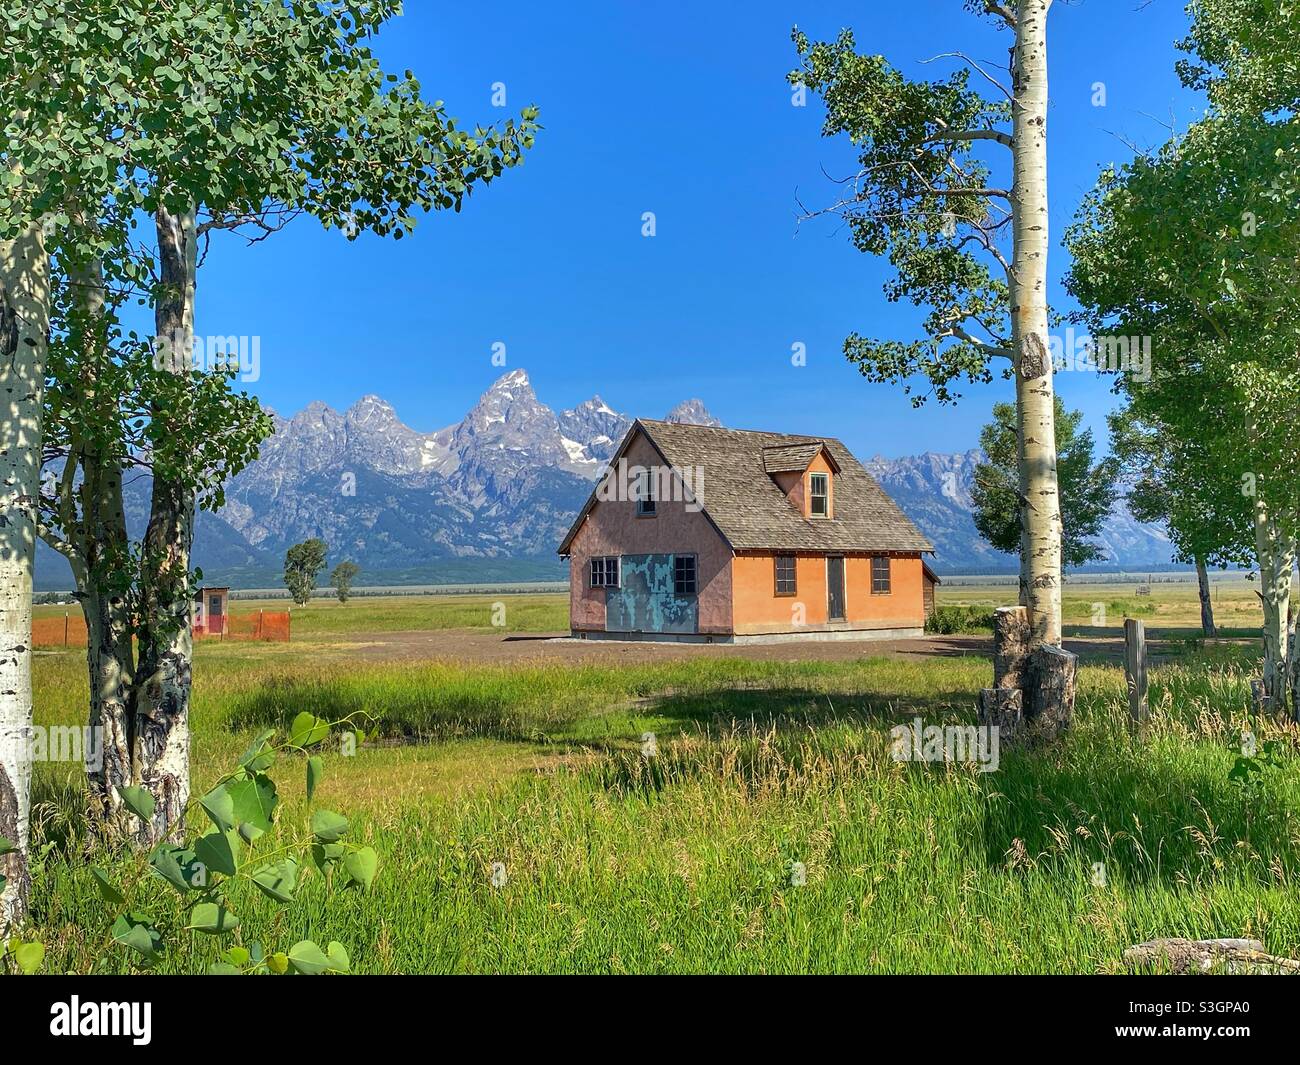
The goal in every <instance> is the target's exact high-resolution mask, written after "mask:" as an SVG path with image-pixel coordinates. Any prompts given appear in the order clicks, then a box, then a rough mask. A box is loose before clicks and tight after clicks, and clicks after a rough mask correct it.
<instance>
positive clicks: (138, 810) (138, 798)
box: [117, 788, 154, 824]
mask: <svg viewBox="0 0 1300 1065" xmlns="http://www.w3.org/2000/svg"><path fill="white" fill-rule="evenodd" d="M117 793H118V795H120V796H121V797H122V804H123V805H124V806H125V807H126V808H127V809H128V810H130V811H131V812H132V813H133V814H135V816H136V817H138V818H140V820H141V821H144V822H145V823H146V824H147V823H148V822H149V821H151V820H152V819H153V811H154V801H153V796H152V795H151V794H149V792H147V791H146V790H145V789H144V788H118V789H117Z"/></svg>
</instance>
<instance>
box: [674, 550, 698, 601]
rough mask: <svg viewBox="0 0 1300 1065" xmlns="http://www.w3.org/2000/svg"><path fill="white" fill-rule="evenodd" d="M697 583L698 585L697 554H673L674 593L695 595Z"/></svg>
mask: <svg viewBox="0 0 1300 1065" xmlns="http://www.w3.org/2000/svg"><path fill="white" fill-rule="evenodd" d="M696 585H697V581H696V576H695V556H694V555H674V556H673V594H674V595H695V594H696Z"/></svg>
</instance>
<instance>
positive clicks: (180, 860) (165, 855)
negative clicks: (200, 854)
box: [149, 843, 207, 895]
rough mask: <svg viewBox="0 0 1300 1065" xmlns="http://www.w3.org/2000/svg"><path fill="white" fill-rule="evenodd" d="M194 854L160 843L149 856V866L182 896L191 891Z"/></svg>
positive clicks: (185, 849)
mask: <svg viewBox="0 0 1300 1065" xmlns="http://www.w3.org/2000/svg"><path fill="white" fill-rule="evenodd" d="M194 862H195V853H194V851H192V850H189V849H187V848H183V847H174V846H172V845H171V844H170V843H160V844H158V846H157V847H155V848H154V849H153V853H152V854H150V855H149V864H150V865H151V866H153V869H154V872H156V873H157V874H158V875H159V876H161V877H162V878H163V879H164V880H166V881H167V882H168V883H169V884H171V885H172V887H174V888H175V889H176V890H177V891H179V892H180V893H181V894H182V895H184V894H186V893H187V892H189V891H191V890H192V889H193V887H194V885H193V884H192V883H191V881H192V879H193V877H194V874H195V872H196V870H195V868H194ZM204 864H205V865H206V864H207V863H204Z"/></svg>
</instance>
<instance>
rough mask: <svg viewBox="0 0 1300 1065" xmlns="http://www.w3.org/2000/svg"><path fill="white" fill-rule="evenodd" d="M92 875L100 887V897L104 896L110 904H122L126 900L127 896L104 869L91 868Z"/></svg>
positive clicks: (96, 884) (96, 885)
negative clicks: (119, 889)
mask: <svg viewBox="0 0 1300 1065" xmlns="http://www.w3.org/2000/svg"><path fill="white" fill-rule="evenodd" d="M90 875H91V876H92V877H93V878H94V881H95V887H96V888H98V889H99V894H100V897H101V898H103V900H104V901H105V902H107V903H108V904H109V905H110V906H120V905H122V903H124V902H125V901H126V898H125V896H123V894H122V893H121V892H120V891H118V889H117V887H116V885H114V883H113V882H112V881H111V880H109V878H108V874H107V873H106V872H104V870H103V869H93V868H92V869H91V870H90Z"/></svg>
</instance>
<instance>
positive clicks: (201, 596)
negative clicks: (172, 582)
mask: <svg viewBox="0 0 1300 1065" xmlns="http://www.w3.org/2000/svg"><path fill="white" fill-rule="evenodd" d="M229 602H230V589H229V588H200V589H199V591H198V594H197V595H196V596H195V597H194V632H195V634H196V635H200V636H224V635H225V632H226V619H227V618H228V617H229V613H230V611H229V609H228V604H229Z"/></svg>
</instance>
